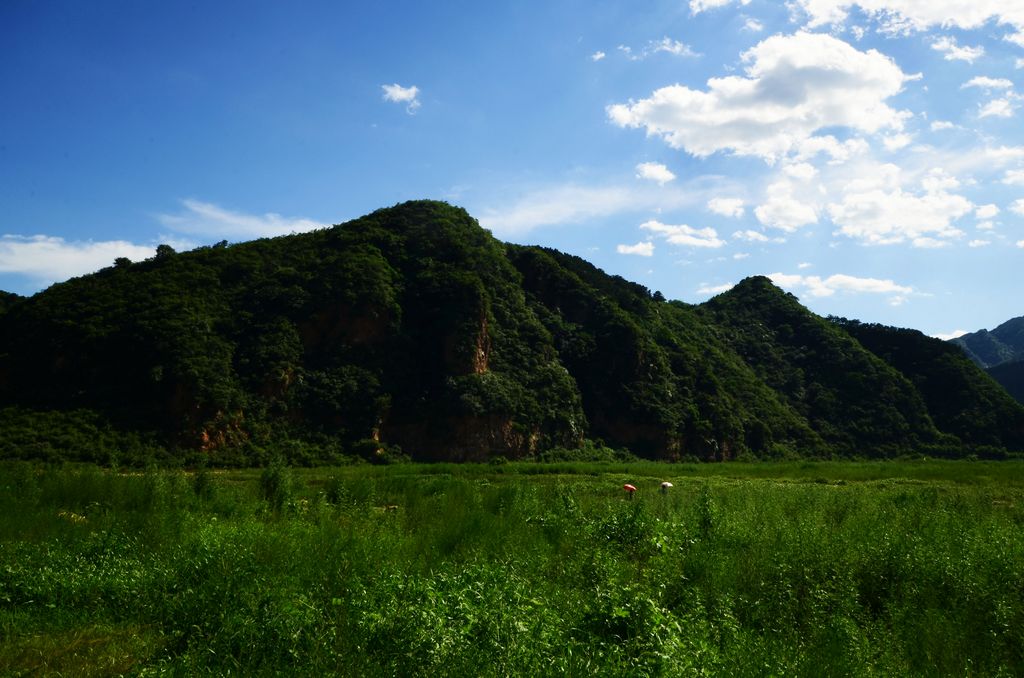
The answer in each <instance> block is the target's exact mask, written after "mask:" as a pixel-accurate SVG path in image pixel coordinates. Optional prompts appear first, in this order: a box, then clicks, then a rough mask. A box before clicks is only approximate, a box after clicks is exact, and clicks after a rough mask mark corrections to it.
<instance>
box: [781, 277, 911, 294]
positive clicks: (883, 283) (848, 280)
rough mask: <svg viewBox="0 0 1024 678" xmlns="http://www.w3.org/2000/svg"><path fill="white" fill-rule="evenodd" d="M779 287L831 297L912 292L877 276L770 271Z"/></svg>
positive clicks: (909, 288) (904, 286)
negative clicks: (838, 294) (837, 293)
mask: <svg viewBox="0 0 1024 678" xmlns="http://www.w3.org/2000/svg"><path fill="white" fill-rule="evenodd" d="M768 277H769V278H771V279H772V282H774V283H775V284H776V285H778V286H779V287H783V288H785V289H788V290H791V291H803V292H806V293H807V294H810V295H811V296H812V297H831V296H832V295H834V294H835V293H836V292H846V293H850V294H897V295H906V294H913V292H914V288H912V287H908V286H906V285H898V284H896V283H895V282H893V281H892V280H880V279H878V278H858V277H856V276H852V275H845V274H842V273H837V274H836V275H831V276H829V277H827V278H821V277H819V276H816V275H809V276H804V275H800V274H786V273H772V274H771V275H769V276H768Z"/></svg>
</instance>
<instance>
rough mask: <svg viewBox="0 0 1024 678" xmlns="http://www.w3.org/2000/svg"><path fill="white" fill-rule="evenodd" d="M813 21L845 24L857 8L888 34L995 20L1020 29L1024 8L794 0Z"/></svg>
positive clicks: (942, 1) (971, 0)
mask: <svg viewBox="0 0 1024 678" xmlns="http://www.w3.org/2000/svg"><path fill="white" fill-rule="evenodd" d="M795 1H796V3H797V4H798V5H799V6H800V7H801V9H803V11H804V12H806V14H807V15H808V17H809V19H810V23H809V25H811V26H823V25H826V24H840V23H842V22H843V21H845V19H846V17H847V14H848V12H849V10H850V9H851V8H853V7H854V6H857V7H859V8H860V9H861V11H863V12H864V13H865V14H867V15H868V16H870V17H871V18H872V19H874V20H876V21H878V22H879V24H880V28H881V30H882V31H883V32H886V33H897V34H906V33H909V32H911V31H924V30H927V29H929V28H932V27H935V26H941V27H943V28H949V27H956V28H961V29H972V28H980V27H981V26H982V25H984V24H985V23H987V22H989V21H991V20H995V21H996V22H997V23H1002V24H1009V25H1010V26H1013V27H1015V28H1017V29H1020V28H1021V27H1024V6H1022V5H1021V4H1020V3H1019V2H1015V1H1013V2H1008V1H1007V0H795Z"/></svg>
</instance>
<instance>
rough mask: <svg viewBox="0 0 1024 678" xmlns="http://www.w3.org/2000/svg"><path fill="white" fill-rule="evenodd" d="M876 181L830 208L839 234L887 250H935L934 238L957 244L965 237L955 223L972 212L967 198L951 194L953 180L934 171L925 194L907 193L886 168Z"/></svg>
mask: <svg viewBox="0 0 1024 678" xmlns="http://www.w3.org/2000/svg"><path fill="white" fill-rule="evenodd" d="M876 175H877V176H876V177H875V178H874V179H871V178H867V179H861V180H858V181H854V182H851V183H850V184H848V185H847V186H846V188H845V190H844V192H843V196H842V199H841V201H840V202H833V203H829V205H828V213H829V216H830V217H831V218H832V222H833V223H835V224H836V225H837V226H838V227H839V231H838V232H839V233H841V234H843V235H846V236H849V237H851V238H854V239H857V240H860V241H861V242H863V243H865V244H872V245H889V244H895V243H902V242H905V241H908V240H909V241H911V242H913V244H914V245H915V246H917V247H929V246H934V245H935V244H936V243H937V242H939V241H938V240H936V239H937V238H955V237H959V236H961V235H963V232H962V231H960V230H959V229H957V228H956V227H954V226H953V222H954V221H956V220H957V219H959V218H960V217H962V216H964V215H965V214H967V213H969V212H970V211H971V210H972V209H974V205H973V204H972V203H971V201H970V200H968V199H967V198H965V197H963V196H961V195H958V194H955V193H950V192H949V189H951V188H955V187H956V186H958V185H959V183H958V182H957V181H956V179H955V178H953V177H950V176H949V175H947V174H945V173H944V172H942V171H941V170H933V171H932V172H930V173H929V174H928V175H927V176H925V178H924V179H923V180H922V181H921V188H922V189H923V191H914V192H911V191H906V190H904V188H903V187H902V185H901V177H900V170H899V168H897V167H895V166H892V165H884V166H882V167H880V168H878V170H877V171H876Z"/></svg>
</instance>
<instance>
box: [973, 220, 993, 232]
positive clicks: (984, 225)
mask: <svg viewBox="0 0 1024 678" xmlns="http://www.w3.org/2000/svg"><path fill="white" fill-rule="evenodd" d="M974 227H975V228H976V229H978V230H979V231H992V230H995V227H996V225H995V224H993V223H992V222H991V221H979V222H978V223H977V224H975V225H974Z"/></svg>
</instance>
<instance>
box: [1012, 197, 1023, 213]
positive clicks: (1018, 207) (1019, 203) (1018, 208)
mask: <svg viewBox="0 0 1024 678" xmlns="http://www.w3.org/2000/svg"><path fill="white" fill-rule="evenodd" d="M1010 211H1011V212H1013V213H1014V214H1019V215H1021V216H1022V217H1024V198H1021V199H1020V200H1014V201H1013V202H1012V203H1011V204H1010Z"/></svg>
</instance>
